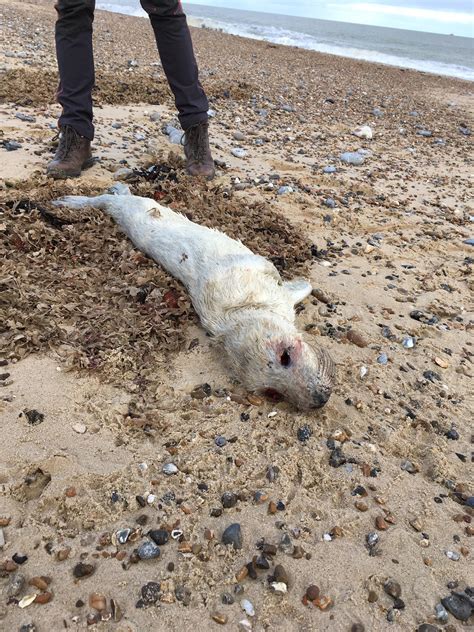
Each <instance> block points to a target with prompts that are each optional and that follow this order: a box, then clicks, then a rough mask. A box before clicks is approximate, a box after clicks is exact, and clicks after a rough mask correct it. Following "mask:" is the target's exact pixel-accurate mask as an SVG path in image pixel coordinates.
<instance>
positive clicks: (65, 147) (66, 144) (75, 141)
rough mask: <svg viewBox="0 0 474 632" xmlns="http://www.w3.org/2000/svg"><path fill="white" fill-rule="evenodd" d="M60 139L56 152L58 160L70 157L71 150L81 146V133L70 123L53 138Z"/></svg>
mask: <svg viewBox="0 0 474 632" xmlns="http://www.w3.org/2000/svg"><path fill="white" fill-rule="evenodd" d="M57 139H59V145H58V149H57V153H56V159H57V160H64V159H65V158H67V157H68V155H69V152H70V151H71V150H72V149H74V147H78V146H79V143H80V141H79V139H80V135H79V134H78V133H77V132H76V130H75V129H74V127H71V126H70V125H66V126H65V127H63V128H61V130H60V132H58V134H56V136H55V137H54V139H53V140H57Z"/></svg>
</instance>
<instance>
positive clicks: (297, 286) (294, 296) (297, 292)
mask: <svg viewBox="0 0 474 632" xmlns="http://www.w3.org/2000/svg"><path fill="white" fill-rule="evenodd" d="M283 287H284V288H285V289H286V290H287V291H288V292H289V293H290V295H291V300H292V301H293V305H296V304H297V303H301V301H304V299H305V298H306V297H307V296H309V295H310V294H311V291H312V289H313V287H312V285H311V283H309V281H306V279H293V281H284V282H283Z"/></svg>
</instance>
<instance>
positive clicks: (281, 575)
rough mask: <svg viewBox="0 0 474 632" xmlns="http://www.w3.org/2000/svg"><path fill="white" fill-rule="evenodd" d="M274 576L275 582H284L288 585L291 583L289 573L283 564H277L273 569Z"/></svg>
mask: <svg viewBox="0 0 474 632" xmlns="http://www.w3.org/2000/svg"><path fill="white" fill-rule="evenodd" d="M273 578H274V581H275V582H277V583H283V584H286V585H287V586H288V584H289V583H290V582H289V579H288V574H287V572H286V570H285V569H284V568H283V566H282V565H281V564H277V565H276V566H275V569H274V571H273Z"/></svg>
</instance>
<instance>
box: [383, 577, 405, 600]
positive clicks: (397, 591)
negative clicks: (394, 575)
mask: <svg viewBox="0 0 474 632" xmlns="http://www.w3.org/2000/svg"><path fill="white" fill-rule="evenodd" d="M383 589H384V591H385V592H386V593H387V595H390V597H393V598H394V599H398V598H399V597H400V595H401V594H402V589H401V586H400V584H399V583H398V582H397V581H395V580H394V579H387V581H386V582H385V583H384V585H383Z"/></svg>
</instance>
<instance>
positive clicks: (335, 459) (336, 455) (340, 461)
mask: <svg viewBox="0 0 474 632" xmlns="http://www.w3.org/2000/svg"><path fill="white" fill-rule="evenodd" d="M346 462H347V459H346V457H345V455H344V454H343V452H342V449H341V448H334V450H332V452H331V454H330V456H329V465H330V466H331V467H341V465H344V463H346Z"/></svg>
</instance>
